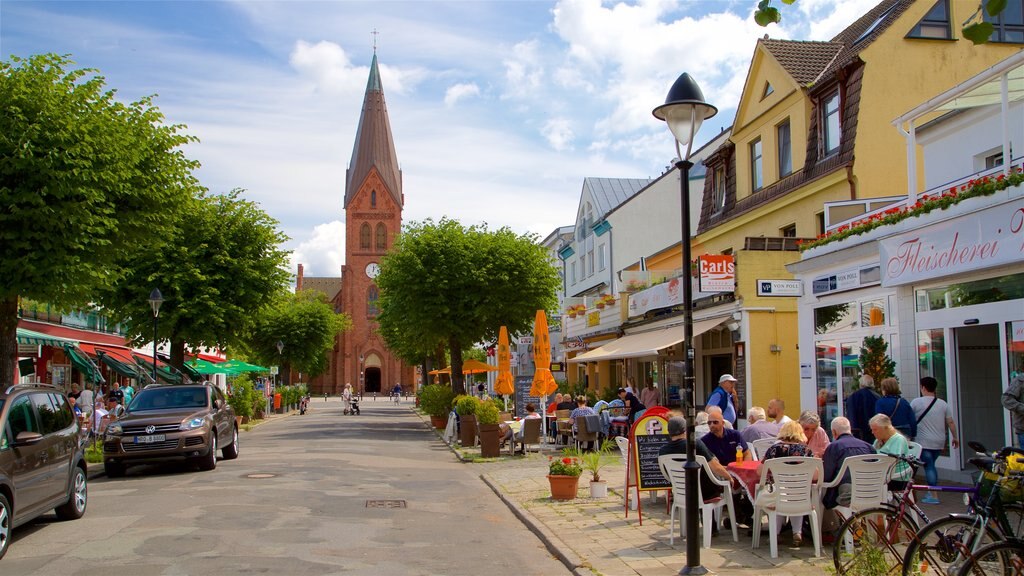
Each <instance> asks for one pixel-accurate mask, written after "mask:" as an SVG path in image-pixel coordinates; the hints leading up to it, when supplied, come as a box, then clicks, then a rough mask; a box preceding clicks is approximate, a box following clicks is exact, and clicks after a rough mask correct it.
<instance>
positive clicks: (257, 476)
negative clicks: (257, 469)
mask: <svg viewBox="0 0 1024 576" xmlns="http://www.w3.org/2000/svg"><path fill="white" fill-rule="evenodd" d="M275 476H277V474H267V473H265V472H261V473H257V474H246V475H245V477H246V478H251V479H253V480H264V479H266V478H273V477H275Z"/></svg>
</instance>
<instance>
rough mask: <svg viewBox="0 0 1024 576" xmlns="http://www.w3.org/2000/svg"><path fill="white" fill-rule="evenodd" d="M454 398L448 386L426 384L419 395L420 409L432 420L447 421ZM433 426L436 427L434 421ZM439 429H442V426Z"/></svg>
mask: <svg viewBox="0 0 1024 576" xmlns="http://www.w3.org/2000/svg"><path fill="white" fill-rule="evenodd" d="M454 398H455V394H454V393H453V392H452V389H451V388H449V387H448V386H442V385H440V384H428V385H426V386H424V387H423V391H422V392H421V393H420V408H422V409H423V411H424V412H426V413H427V414H429V415H430V417H431V418H432V419H435V418H436V419H447V417H448V412H449V411H450V410H451V408H452V400H453V399H454ZM434 425H435V426H436V425H437V421H436V420H435V421H434ZM441 427H442V428H443V427H444V424H442V425H441Z"/></svg>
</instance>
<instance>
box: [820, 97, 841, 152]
mask: <svg viewBox="0 0 1024 576" xmlns="http://www.w3.org/2000/svg"><path fill="white" fill-rule="evenodd" d="M821 127H822V134H821V142H822V144H823V145H824V152H825V155H826V156H828V155H829V154H832V153H833V152H836V151H837V150H839V138H840V136H841V132H840V130H841V126H840V125H839V91H838V90H836V91H835V92H833V93H832V94H831V95H830V96H828V97H827V98H826V99H825V103H824V106H822V109H821Z"/></svg>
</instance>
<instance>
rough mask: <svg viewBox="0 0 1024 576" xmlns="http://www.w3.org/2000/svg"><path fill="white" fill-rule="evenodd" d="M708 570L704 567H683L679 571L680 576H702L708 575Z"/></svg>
mask: <svg viewBox="0 0 1024 576" xmlns="http://www.w3.org/2000/svg"><path fill="white" fill-rule="evenodd" d="M707 573H708V569H707V568H705V567H703V566H683V567H682V568H680V569H679V575H680V576H686V575H692V576H699V575H700V574H707Z"/></svg>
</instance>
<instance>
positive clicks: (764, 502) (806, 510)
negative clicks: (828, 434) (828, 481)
mask: <svg viewBox="0 0 1024 576" xmlns="http://www.w3.org/2000/svg"><path fill="white" fill-rule="evenodd" d="M769 474H770V475H771V478H772V481H771V483H769V482H768V476H769ZM815 474H817V477H819V478H820V477H821V476H822V474H823V468H822V463H821V460H820V459H818V458H811V457H807V456H800V457H791V458H773V459H771V460H766V461H765V462H764V464H763V466H762V467H761V481H760V482H758V485H757V496H756V497H755V499H754V542H753V547H754V548H757V547H758V546H760V544H761V514H762V513H764V514H767V515H768V538H769V541H768V543H769V548H770V552H771V556H772V558H778V557H779V524H778V522H776V518H778V517H779V516H804V515H809V516H810V517H811V536H812V537H813V538H814V555H815V557H818V556H821V523H820V521H819V518H820V515H819V514H818V509H819V507H820V502H819V499H818V490H817V489H816V488H815V487H814V478H815Z"/></svg>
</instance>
